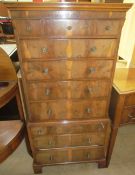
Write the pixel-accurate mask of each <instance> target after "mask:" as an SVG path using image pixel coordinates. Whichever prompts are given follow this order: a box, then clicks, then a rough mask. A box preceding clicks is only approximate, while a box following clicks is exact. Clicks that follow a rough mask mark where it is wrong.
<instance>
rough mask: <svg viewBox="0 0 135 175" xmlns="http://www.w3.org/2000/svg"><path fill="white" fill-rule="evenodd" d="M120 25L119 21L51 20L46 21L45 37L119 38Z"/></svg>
mask: <svg viewBox="0 0 135 175" xmlns="http://www.w3.org/2000/svg"><path fill="white" fill-rule="evenodd" d="M120 24H121V23H120V21H119V20H77V19H59V20H58V19H51V20H45V21H44V32H45V35H48V36H50V37H59V38H62V37H67V38H68V37H69V38H71V37H86V38H88V37H90V36H92V37H94V35H95V36H96V37H97V36H117V35H118V34H119V32H120V28H121V25H120Z"/></svg>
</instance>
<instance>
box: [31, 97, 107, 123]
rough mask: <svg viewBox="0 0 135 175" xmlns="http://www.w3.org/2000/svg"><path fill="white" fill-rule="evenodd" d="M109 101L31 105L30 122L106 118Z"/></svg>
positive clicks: (51, 102)
mask: <svg viewBox="0 0 135 175" xmlns="http://www.w3.org/2000/svg"><path fill="white" fill-rule="evenodd" d="M106 109H107V100H106V99H101V100H98V99H97V100H94V99H93V100H81V101H77V100H72V101H70V100H57V101H46V102H31V103H30V120H31V121H34V122H36V121H46V120H63V119H93V118H105V117H107V116H106Z"/></svg>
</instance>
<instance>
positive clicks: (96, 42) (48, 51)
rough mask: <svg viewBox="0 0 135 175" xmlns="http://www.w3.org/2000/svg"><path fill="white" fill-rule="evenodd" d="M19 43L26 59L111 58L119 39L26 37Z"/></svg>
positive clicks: (114, 53)
mask: <svg viewBox="0 0 135 175" xmlns="http://www.w3.org/2000/svg"><path fill="white" fill-rule="evenodd" d="M19 43H20V49H21V55H22V57H23V59H24V60H30V59H46V60H52V59H68V58H72V59H77V58H89V57H96V58H100V57H104V58H111V57H114V56H115V55H116V48H117V39H26V40H20V41H19Z"/></svg>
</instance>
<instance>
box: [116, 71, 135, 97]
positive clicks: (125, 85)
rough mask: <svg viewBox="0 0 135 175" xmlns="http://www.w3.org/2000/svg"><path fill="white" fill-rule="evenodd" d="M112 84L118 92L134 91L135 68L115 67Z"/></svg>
mask: <svg viewBox="0 0 135 175" xmlns="http://www.w3.org/2000/svg"><path fill="white" fill-rule="evenodd" d="M113 85H114V87H115V89H116V90H117V91H118V92H119V93H120V94H122V93H123V94H124V93H131V92H135V68H117V69H116V70H115V76H114V81H113Z"/></svg>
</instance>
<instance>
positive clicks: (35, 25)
mask: <svg viewBox="0 0 135 175" xmlns="http://www.w3.org/2000/svg"><path fill="white" fill-rule="evenodd" d="M13 25H14V29H15V31H16V32H17V34H18V35H19V36H22V35H27V36H33V37H34V36H35V35H43V27H42V26H43V21H42V20H39V19H33V20H28V19H25V20H23V19H19V20H14V21H13Z"/></svg>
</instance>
